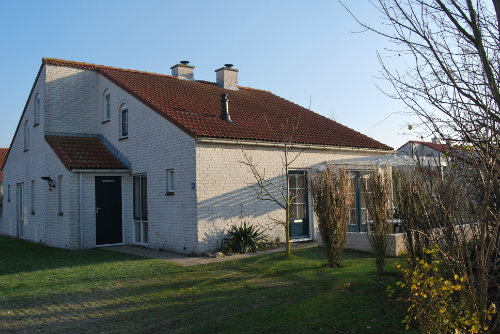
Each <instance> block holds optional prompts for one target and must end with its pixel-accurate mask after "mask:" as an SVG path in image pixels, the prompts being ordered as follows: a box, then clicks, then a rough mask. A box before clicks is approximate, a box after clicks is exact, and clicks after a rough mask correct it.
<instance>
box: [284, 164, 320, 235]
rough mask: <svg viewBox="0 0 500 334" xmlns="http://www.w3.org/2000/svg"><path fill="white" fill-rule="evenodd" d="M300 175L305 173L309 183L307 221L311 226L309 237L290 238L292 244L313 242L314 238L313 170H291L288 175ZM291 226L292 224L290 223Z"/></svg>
mask: <svg viewBox="0 0 500 334" xmlns="http://www.w3.org/2000/svg"><path fill="white" fill-rule="evenodd" d="M298 173H304V175H305V177H306V183H307V188H306V190H307V196H306V198H307V205H306V210H307V220H308V225H309V236H307V237H301V238H290V242H301V241H310V240H313V237H314V222H313V216H314V215H313V207H312V197H311V182H310V180H309V176H310V174H311V170H310V169H309V168H290V169H288V174H298ZM287 180H288V175H287ZM289 224H290V222H289Z"/></svg>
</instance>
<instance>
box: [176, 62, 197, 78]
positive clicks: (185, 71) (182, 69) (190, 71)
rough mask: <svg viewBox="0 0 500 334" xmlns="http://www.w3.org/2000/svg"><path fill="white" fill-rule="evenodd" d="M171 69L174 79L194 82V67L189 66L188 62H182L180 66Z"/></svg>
mask: <svg viewBox="0 0 500 334" xmlns="http://www.w3.org/2000/svg"><path fill="white" fill-rule="evenodd" d="M170 69H171V70H172V76H174V77H177V78H179V79H183V80H194V66H192V65H189V62H188V61H187V60H181V61H180V62H179V64H176V65H174V66H172V67H171V68H170Z"/></svg>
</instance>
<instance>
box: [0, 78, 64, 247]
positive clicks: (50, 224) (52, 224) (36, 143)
mask: <svg viewBox="0 0 500 334" xmlns="http://www.w3.org/2000/svg"><path fill="white" fill-rule="evenodd" d="M45 78H46V71H45V68H44V69H42V71H41V73H40V76H39V78H38V81H37V82H36V83H35V86H34V89H33V94H32V96H31V98H30V99H29V101H28V105H27V108H26V112H25V114H24V115H23V117H22V119H21V122H20V126H19V129H18V131H17V133H16V137H15V138H14V141H13V143H12V146H11V150H10V153H9V156H8V159H7V161H6V164H5V168H4V171H3V179H4V182H3V183H4V185H5V188H6V189H7V188H8V185H10V188H11V190H10V191H11V194H10V202H9V201H8V197H7V196H4V212H3V217H2V221H1V225H0V233H2V234H7V235H11V236H17V213H16V207H17V198H16V185H17V184H19V183H23V184H24V200H23V202H24V203H23V204H24V205H23V206H24V208H23V211H24V223H23V227H24V236H23V238H24V239H27V240H31V241H36V242H43V243H46V244H48V245H52V246H57V247H62V248H74V245H72V244H71V242H70V239H69V233H70V224H69V222H70V215H69V212H70V211H71V208H70V200H69V199H70V197H69V196H68V195H67V194H66V192H69V191H71V187H70V173H68V171H67V170H66V169H65V168H64V166H63V165H62V164H61V163H60V162H59V160H58V159H57V158H56V156H55V154H54V153H53V151H52V150H51V149H50V147H49V146H48V145H47V143H46V142H45V140H44V139H43V132H44V127H45V126H46V122H47V119H48V118H49V115H47V114H48V113H47V110H48V108H49V104H48V102H47V99H46V91H45V84H44V82H45ZM36 94H39V97H40V99H41V105H42V108H41V110H40V124H39V125H38V126H36V127H34V126H33V125H34V124H33V120H34V119H33V99H34V97H35V96H36ZM25 121H28V125H29V126H28V128H29V149H28V150H27V151H24V126H23V124H24V123H25ZM58 175H63V183H65V184H66V183H67V185H68V187H65V188H64V189H63V196H62V198H63V201H62V208H63V212H64V213H66V214H65V215H63V216H58V215H57V214H58V211H57V187H59V184H56V189H53V190H52V191H49V190H48V189H49V187H48V185H47V182H46V181H43V180H41V179H40V178H41V177H42V176H50V177H51V178H52V179H54V180H55V181H56V182H57V178H58ZM32 180H33V181H35V182H34V184H35V190H34V191H35V192H34V195H35V197H34V199H35V201H34V204H35V205H34V214H32V208H31V181H32Z"/></svg>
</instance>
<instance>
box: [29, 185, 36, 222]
mask: <svg viewBox="0 0 500 334" xmlns="http://www.w3.org/2000/svg"><path fill="white" fill-rule="evenodd" d="M30 195H31V196H30V204H31V214H32V215H34V214H35V180H31V194H30Z"/></svg>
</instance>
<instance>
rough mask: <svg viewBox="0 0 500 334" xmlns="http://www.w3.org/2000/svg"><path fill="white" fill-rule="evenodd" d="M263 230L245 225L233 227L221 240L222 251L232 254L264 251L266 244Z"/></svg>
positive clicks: (244, 223)
mask: <svg viewBox="0 0 500 334" xmlns="http://www.w3.org/2000/svg"><path fill="white" fill-rule="evenodd" d="M267 243H268V242H267V238H266V235H265V229H263V228H262V227H257V228H256V227H255V226H253V225H247V223H246V222H243V224H241V225H240V226H236V225H233V226H231V230H230V231H229V233H228V235H227V236H226V237H225V238H224V239H223V240H222V251H223V252H232V253H240V254H241V253H247V252H256V251H258V250H260V249H264V248H265V247H266V244H267Z"/></svg>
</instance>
